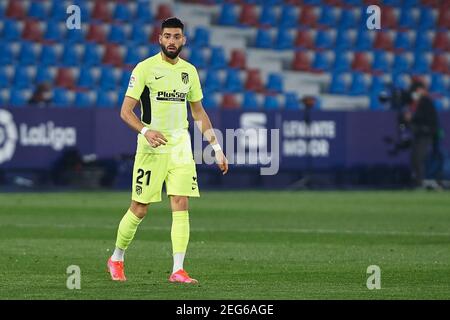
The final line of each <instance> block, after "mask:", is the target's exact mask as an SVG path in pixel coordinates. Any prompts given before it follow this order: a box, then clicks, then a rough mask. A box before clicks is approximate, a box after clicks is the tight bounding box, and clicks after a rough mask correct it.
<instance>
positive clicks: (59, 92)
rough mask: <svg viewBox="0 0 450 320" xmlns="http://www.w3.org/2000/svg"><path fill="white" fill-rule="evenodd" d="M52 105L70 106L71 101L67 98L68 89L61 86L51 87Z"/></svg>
mask: <svg viewBox="0 0 450 320" xmlns="http://www.w3.org/2000/svg"><path fill="white" fill-rule="evenodd" d="M52 105H54V106H55V107H59V108H66V107H70V105H71V101H70V100H69V91H68V90H66V89H62V88H55V89H53V100H52Z"/></svg>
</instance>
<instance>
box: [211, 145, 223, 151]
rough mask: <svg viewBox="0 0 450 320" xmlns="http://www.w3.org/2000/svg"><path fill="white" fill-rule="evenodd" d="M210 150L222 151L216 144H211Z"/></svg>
mask: <svg viewBox="0 0 450 320" xmlns="http://www.w3.org/2000/svg"><path fill="white" fill-rule="evenodd" d="M212 148H213V149H214V151H215V152H217V151H220V150H222V148H221V147H220V144H218V143H216V144H213V145H212Z"/></svg>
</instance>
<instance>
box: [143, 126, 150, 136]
mask: <svg viewBox="0 0 450 320" xmlns="http://www.w3.org/2000/svg"><path fill="white" fill-rule="evenodd" d="M148 130H150V129H149V128H147V127H143V128H142V130H141V134H142V135H143V136H145V133H146V132H147V131H148Z"/></svg>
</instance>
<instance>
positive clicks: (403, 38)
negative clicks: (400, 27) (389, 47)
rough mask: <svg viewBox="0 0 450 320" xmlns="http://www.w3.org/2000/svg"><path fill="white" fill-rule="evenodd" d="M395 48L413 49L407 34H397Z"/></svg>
mask: <svg viewBox="0 0 450 320" xmlns="http://www.w3.org/2000/svg"><path fill="white" fill-rule="evenodd" d="M394 48H396V49H401V50H410V49H411V41H410V39H409V36H408V34H407V33H406V32H397V36H396V37H395V41H394Z"/></svg>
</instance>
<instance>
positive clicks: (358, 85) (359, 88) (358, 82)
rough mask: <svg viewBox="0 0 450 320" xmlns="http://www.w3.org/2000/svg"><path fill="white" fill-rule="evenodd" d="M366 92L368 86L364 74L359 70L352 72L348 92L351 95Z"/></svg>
mask: <svg viewBox="0 0 450 320" xmlns="http://www.w3.org/2000/svg"><path fill="white" fill-rule="evenodd" d="M368 92H369V88H368V85H367V81H366V79H365V76H364V74H363V73H360V72H355V73H353V75H352V83H351V85H350V90H349V93H350V94H351V95H353V96H358V95H365V94H367V93H368Z"/></svg>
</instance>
